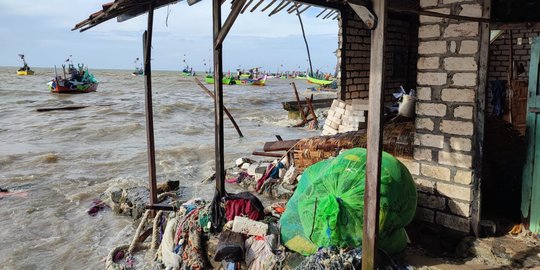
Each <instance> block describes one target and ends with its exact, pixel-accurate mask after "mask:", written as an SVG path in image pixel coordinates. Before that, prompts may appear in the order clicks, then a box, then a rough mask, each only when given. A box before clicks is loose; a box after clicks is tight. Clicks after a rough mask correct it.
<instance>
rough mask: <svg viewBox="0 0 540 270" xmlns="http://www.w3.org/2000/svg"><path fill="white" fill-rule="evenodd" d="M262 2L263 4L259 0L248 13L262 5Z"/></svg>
mask: <svg viewBox="0 0 540 270" xmlns="http://www.w3.org/2000/svg"><path fill="white" fill-rule="evenodd" d="M262 2H264V0H260V1H259V2H258V3H257V4H255V6H254V7H253V8H252V9H251V10H250V11H249V12H253V11H255V10H256V9H257V8H258V7H259V6H260V5H261V4H262Z"/></svg>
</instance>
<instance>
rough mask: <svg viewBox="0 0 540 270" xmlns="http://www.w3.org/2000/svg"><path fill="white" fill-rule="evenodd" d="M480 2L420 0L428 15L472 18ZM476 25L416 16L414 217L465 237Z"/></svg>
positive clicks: (471, 185)
mask: <svg viewBox="0 0 540 270" xmlns="http://www.w3.org/2000/svg"><path fill="white" fill-rule="evenodd" d="M482 3H483V1H481V0H478V1H477V0H420V5H421V7H422V8H423V9H425V10H427V11H433V12H439V13H444V14H454V15H462V16H471V17H481V16H482V14H483V7H482ZM480 34H481V33H480V25H479V23H477V22H463V21H455V20H449V19H443V18H438V17H428V16H420V27H419V31H418V38H419V48H418V54H419V58H418V65H417V67H418V78H417V84H418V87H417V98H418V99H417V106H416V115H417V118H416V135H415V140H414V144H415V149H414V160H415V161H414V164H410V166H411V167H416V168H414V169H413V170H411V172H412V174H413V176H414V178H415V182H416V184H417V186H418V190H419V193H418V208H417V211H416V213H417V215H416V217H417V219H420V220H423V221H427V222H430V223H435V224H437V225H441V226H443V227H446V228H450V229H453V230H456V231H461V232H465V233H469V232H470V229H471V225H472V224H471V217H472V215H473V213H472V211H473V208H472V207H471V205H472V202H473V199H474V193H475V189H474V186H475V184H474V181H473V179H474V177H473V175H474V171H473V153H474V147H475V145H474V144H475V136H476V134H475V127H476V125H475V112H476V110H477V105H476V101H475V98H476V93H477V92H478V66H479V59H480V55H479V44H480Z"/></svg>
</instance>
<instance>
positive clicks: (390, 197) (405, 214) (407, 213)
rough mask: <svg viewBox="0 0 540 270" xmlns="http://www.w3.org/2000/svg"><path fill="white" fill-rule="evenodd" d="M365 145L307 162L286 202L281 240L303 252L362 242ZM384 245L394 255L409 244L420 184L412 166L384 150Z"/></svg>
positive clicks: (381, 245)
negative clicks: (411, 170) (407, 227)
mask: <svg viewBox="0 0 540 270" xmlns="http://www.w3.org/2000/svg"><path fill="white" fill-rule="evenodd" d="M365 165H366V149H364V148H354V149H350V150H347V151H345V152H343V153H342V154H340V155H339V156H337V157H336V158H333V159H328V160H324V161H321V162H318V163H316V164H314V165H312V166H310V167H308V168H307V169H306V170H305V171H304V173H303V175H302V178H301V179H300V182H299V183H298V187H297V188H296V191H295V192H294V195H293V196H292V198H291V199H290V200H289V202H288V203H287V207H286V210H285V212H284V213H283V215H282V217H281V220H280V223H281V237H282V241H283V243H284V244H285V246H287V247H288V248H289V249H291V250H293V251H296V252H299V253H301V254H303V255H309V254H313V253H314V252H315V251H316V250H317V248H318V247H329V246H334V247H341V248H344V247H359V246H361V245H362V230H363V214H364V184H365V183H364V180H365V174H366V172H365ZM380 194H381V195H380V212H379V248H381V249H382V250H384V251H385V252H387V253H389V254H393V253H396V252H399V251H401V250H403V249H404V248H405V246H406V244H407V239H406V238H407V237H406V234H405V230H404V226H405V225H407V224H409V223H410V222H411V221H412V219H413V217H414V213H415V211H416V197H417V196H416V187H415V184H414V181H413V179H412V176H411V174H410V173H409V171H408V170H407V168H406V167H405V166H404V165H403V164H402V163H401V162H399V161H398V160H397V159H396V158H394V157H393V156H391V155H390V154H388V153H385V152H383V156H382V165H381V193H380Z"/></svg>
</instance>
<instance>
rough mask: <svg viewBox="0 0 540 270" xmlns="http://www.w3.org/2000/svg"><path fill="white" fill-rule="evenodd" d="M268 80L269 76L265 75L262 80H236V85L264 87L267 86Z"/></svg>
mask: <svg viewBox="0 0 540 270" xmlns="http://www.w3.org/2000/svg"><path fill="white" fill-rule="evenodd" d="M266 78H267V76H266V75H264V76H262V77H261V78H257V79H242V80H236V84H244V85H257V86H264V85H265V84H266Z"/></svg>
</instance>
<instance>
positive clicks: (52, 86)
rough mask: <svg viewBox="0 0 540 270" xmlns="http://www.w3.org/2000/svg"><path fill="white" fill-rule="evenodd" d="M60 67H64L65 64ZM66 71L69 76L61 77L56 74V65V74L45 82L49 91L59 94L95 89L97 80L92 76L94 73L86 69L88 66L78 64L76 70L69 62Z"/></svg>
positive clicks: (79, 92)
mask: <svg viewBox="0 0 540 270" xmlns="http://www.w3.org/2000/svg"><path fill="white" fill-rule="evenodd" d="M62 67H63V68H65V66H62ZM68 71H69V74H70V78H69V79H67V78H62V76H58V75H57V72H56V67H55V68H54V73H55V75H56V76H55V78H54V79H52V80H51V81H50V82H48V83H47V86H48V87H49V90H51V92H53V93H61V94H81V93H89V92H94V91H96V90H97V88H98V84H99V82H98V80H96V78H94V75H93V74H92V73H90V72H89V71H88V67H86V68H85V67H84V65H79V69H78V70H77V69H76V68H75V67H74V66H73V64H70V65H69V68H68ZM64 74H65V72H64Z"/></svg>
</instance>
